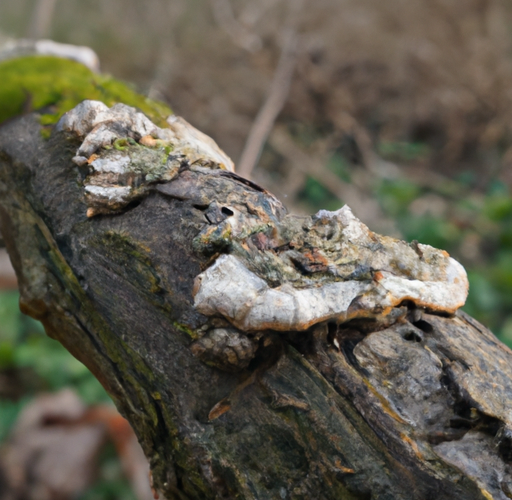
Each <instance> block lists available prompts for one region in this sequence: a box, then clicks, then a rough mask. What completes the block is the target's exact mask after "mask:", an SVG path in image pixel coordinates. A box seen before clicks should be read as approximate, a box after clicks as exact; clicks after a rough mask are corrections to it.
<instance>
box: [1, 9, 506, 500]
mask: <svg viewBox="0 0 512 500" xmlns="http://www.w3.org/2000/svg"><path fill="white" fill-rule="evenodd" d="M0 32H1V33H2V35H3V36H4V38H5V37H13V38H49V39H53V40H55V41H58V42H63V43H71V44H77V45H86V46H89V47H91V48H93V49H94V50H95V51H96V53H97V54H98V55H99V58H100V61H101V70H102V71H103V72H106V73H110V74H112V75H113V76H115V77H117V78H120V79H122V80H125V81H129V82H132V83H133V84H134V85H135V86H136V88H137V89H138V90H139V91H141V92H143V93H145V94H147V95H149V96H150V97H152V98H155V99H159V100H162V101H165V102H167V103H168V104H169V105H170V106H171V107H172V109H173V110H174V111H175V112H176V113H177V114H179V115H181V116H183V117H184V118H185V119H187V120H188V121H189V122H191V123H192V124H193V125H194V126H196V127H197V128H199V129H200V130H202V131H203V132H205V133H207V134H208V135H210V136H212V137H213V138H214V139H215V140H216V141H217V143H218V144H219V145H220V147H221V148H223V149H224V150H225V151H226V152H227V153H228V154H229V155H230V156H231V157H232V158H233V160H234V161H235V163H236V164H237V170H238V171H239V172H240V173H242V174H243V175H245V176H247V177H251V178H252V179H253V180H254V181H255V182H257V183H259V184H261V185H263V186H264V187H266V188H267V189H269V190H270V191H272V192H274V193H275V194H276V195H277V196H278V197H279V198H281V199H282V200H283V201H284V202H285V204H286V205H287V206H288V208H289V209H290V210H291V211H294V212H298V213H314V212H315V211H317V210H319V209H321V208H325V209H330V210H335V209H337V208H339V207H341V206H342V205H343V204H344V203H347V204H348V205H349V206H351V208H352V209H353V211H354V213H355V214H356V215H357V216H358V217H359V218H360V219H361V220H362V221H363V222H365V223H366V224H367V225H368V226H369V227H370V228H371V229H372V230H374V231H377V232H380V233H383V234H388V235H393V236H396V237H401V238H404V239H407V240H409V241H410V240H418V241H419V242H422V243H428V244H431V245H433V246H435V247H439V248H443V249H446V250H447V251H448V252H450V254H451V255H452V256H453V257H455V258H456V259H458V260H459V261H460V262H462V263H463V265H464V266H465V267H466V269H467V271H468V275H469V279H470V283H471V290H470V295H469V299H468V303H467V305H466V307H465V310H466V311H467V312H468V313H469V314H471V315H473V316H474V317H475V318H477V319H478V320H479V321H481V322H483V323H484V324H485V325H486V326H488V327H489V328H491V329H492V330H493V332H494V333H495V334H496V335H497V336H498V337H499V338H500V339H501V340H502V341H503V342H505V343H506V344H508V345H509V346H510V345H512V196H511V184H512V4H511V3H510V2H507V1H505V0H388V1H386V2H381V1H378V0H315V1H313V0H145V1H144V2H141V1H140V0H65V1H64V0H0ZM0 85H1V82H0ZM4 257H5V256H2V255H1V254H0V286H1V287H2V290H3V291H1V292H0V441H3V442H4V443H6V444H5V445H4V449H5V447H6V446H7V445H8V444H9V443H11V444H12V442H13V441H12V439H13V438H12V436H15V435H16V429H17V426H19V425H21V424H20V420H23V419H22V418H21V417H22V415H23V412H24V410H25V409H26V408H27V405H32V404H34V401H36V400H37V397H38V396H37V395H38V394H39V393H41V392H42V391H50V392H55V391H59V390H62V389H64V388H68V387H73V391H74V392H73V394H75V396H76V398H78V400H79V401H81V404H82V405H84V408H85V409H83V411H84V412H85V413H84V414H87V412H88V411H90V409H91V408H97V407H98V405H105V404H107V401H108V397H107V396H106V395H105V393H104V392H103V390H102V388H101V387H100V386H99V384H98V383H97V382H96V381H95V379H93V378H92V376H91V375H90V374H89V373H88V372H87V370H86V369H85V368H84V367H83V366H82V365H81V364H80V363H78V362H77V361H76V360H74V359H73V358H71V356H70V355H68V354H67V352H65V351H64V349H63V348H61V347H60V346H59V345H58V344H56V343H55V342H53V341H52V340H51V339H48V338H46V337H45V336H44V334H43V332H42V331H41V328H40V326H39V325H38V324H37V323H35V322H34V321H31V320H30V319H28V318H26V317H23V316H21V315H20V313H19V312H18V307H17V293H16V290H15V281H14V280H13V279H12V276H11V275H10V274H9V270H8V264H2V263H3V262H4V260H5V259H4ZM2 259H3V260H2ZM2 273H3V274H2ZM57 394H60V395H61V396H60V397H62V394H63V393H57ZM64 394H66V392H65V393H64ZM39 397H41V396H39ZM35 398H36V399H35ZM102 407H103V408H110V407H108V406H102ZM84 414H81V415H82V416H81V417H79V418H78V422H81V421H82V420H84V419H85V420H86V421H87V422H88V423H89V424H90V422H91V418H85V417H84V416H83V415H84ZM66 418H67V417H66ZM95 418H96V417H95ZM109 418H110V417H108V418H106V417H105V416H104V415H103V417H102V418H100V419H99V420H94V418H92V420H93V421H95V422H96V423H98V422H100V424H101V425H103V427H104V428H106V429H107V431H106V434H105V436H104V438H103V439H104V441H105V442H106V443H107V444H106V445H104V446H103V445H102V446H99V447H98V450H100V451H96V452H95V453H93V454H91V457H95V458H94V464H96V466H97V467H96V469H97V470H96V475H95V479H94V480H93V479H91V482H90V485H92V486H90V485H88V486H87V488H86V487H85V486H84V487H82V490H77V491H80V493H79V494H77V493H76V492H75V494H74V495H75V496H74V497H73V498H80V499H92V498H98V499H99V498H112V499H114V498H136V495H138V498H143V493H137V492H136V487H134V486H133V484H134V482H133V478H132V479H130V474H129V473H126V470H127V469H126V467H124V468H123V465H122V463H121V462H122V461H121V462H119V459H118V457H119V456H121V458H122V456H123V452H119V446H118V445H116V441H115V439H114V438H112V436H113V435H114V434H115V433H114V434H113V433H112V432H110V431H108V429H110V428H111V427H112V425H111V422H110V420H109ZM112 418H114V417H113V416H112ZM80 419H82V420H80ZM57 420H58V419H57ZM65 420H66V419H65ZM50 421H51V422H53V424H52V425H54V424H55V422H54V420H51V419H50ZM66 422H68V420H66ZM109 422H110V423H109ZM100 424H98V425H100ZM73 425H74V426H75V427H77V426H78V424H76V423H75V424H73ZM109 426H110V427H109ZM8 436H11V437H10V438H9V439H8ZM108 443H110V445H109V444H108ZM116 450H117V451H116ZM90 460H91V461H92V460H93V458H90ZM93 476H94V475H92V476H91V477H93ZM0 484H1V478H0ZM1 495H2V492H1V487H0V498H3V497H2V496H1ZM77 495H78V496H77ZM141 495H142V496H141ZM5 498H7V497H5ZM12 498H17V497H12ZM20 498H21V497H20ZM27 498H28V497H27ZM30 498H46V497H41V496H39V497H38V496H33V497H30ZM48 498H57V496H53V497H52V496H50V497H48ZM58 498H63V499H64V498H68V497H66V496H65V495H64V496H61V497H58ZM69 498H71V497H69Z"/></svg>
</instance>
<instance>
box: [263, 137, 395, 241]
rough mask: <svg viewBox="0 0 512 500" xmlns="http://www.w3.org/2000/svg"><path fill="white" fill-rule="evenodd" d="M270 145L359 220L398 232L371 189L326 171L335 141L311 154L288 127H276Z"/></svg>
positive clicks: (388, 230) (328, 142)
mask: <svg viewBox="0 0 512 500" xmlns="http://www.w3.org/2000/svg"><path fill="white" fill-rule="evenodd" d="M269 142H270V144H271V146H272V147H273V148H274V149H275V150H276V151H277V152H278V153H279V154H281V155H282V156H283V157H284V158H286V159H287V160H288V162H289V163H290V165H292V168H293V169H296V170H298V171H299V172H300V173H301V174H302V175H307V176H309V177H311V178H313V179H315V180H316V181H318V182H319V183H320V184H322V186H324V187H325V188H326V189H327V190H329V191H330V192H331V193H332V194H334V195H335V196H336V197H337V198H338V199H339V200H340V201H342V202H343V203H346V204H347V205H349V206H350V208H351V209H352V210H353V211H354V213H355V214H356V215H357V216H358V217H360V218H361V219H364V220H365V221H367V222H368V224H370V225H372V226H374V227H379V229H382V228H385V229H386V232H387V233H389V234H393V233H396V230H395V227H394V223H393V221H392V220H391V219H389V218H387V217H386V216H384V214H383V212H382V210H381V208H380V206H379V204H378V203H377V201H376V200H374V199H373V198H372V197H371V196H370V195H369V194H368V190H367V189H365V188H364V187H360V186H357V185H356V184H355V183H354V182H351V183H350V184H349V183H347V182H344V181H342V180H341V179H340V178H339V177H338V176H337V175H336V174H335V173H333V172H331V171H330V170H328V169H327V168H326V164H327V160H328V158H329V156H330V154H331V152H332V149H331V148H330V147H329V146H330V144H331V142H332V141H330V140H327V141H326V142H325V144H323V147H322V148H321V149H322V151H321V152H320V151H319V152H317V153H316V154H315V155H311V154H308V153H307V152H305V151H304V150H303V149H302V148H301V147H300V146H299V145H297V144H296V142H295V141H294V140H293V139H292V138H291V137H290V135H289V134H288V133H287V132H286V130H285V129H284V127H276V128H275V129H274V130H273V132H272V134H271V135H270V138H269Z"/></svg>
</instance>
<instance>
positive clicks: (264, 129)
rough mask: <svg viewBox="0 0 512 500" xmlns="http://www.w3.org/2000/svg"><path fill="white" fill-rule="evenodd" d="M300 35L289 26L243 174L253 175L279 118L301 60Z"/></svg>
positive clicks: (242, 163)
mask: <svg viewBox="0 0 512 500" xmlns="http://www.w3.org/2000/svg"><path fill="white" fill-rule="evenodd" d="M297 47H298V37H297V33H296V31H295V29H294V28H293V27H292V28H289V30H288V32H287V34H286V38H285V42H284V45H283V50H282V52H281V57H280V59H279V63H278V65H277V69H276V72H275V74H274V79H273V80H272V83H271V85H270V90H269V93H268V96H267V99H266V100H265V102H264V104H263V106H262V107H261V109H260V111H259V112H258V114H257V116H256V119H255V120H254V123H253V125H252V127H251V130H250V132H249V136H248V137H247V141H246V143H245V147H244V150H243V152H242V155H241V157H240V161H239V164H238V172H239V173H240V175H243V176H245V177H250V176H251V172H252V170H253V169H254V167H255V166H256V163H257V162H258V159H259V157H260V155H261V151H262V149H263V146H264V144H265V141H266V140H267V137H268V135H269V134H270V131H271V130H272V127H273V126H274V122H275V121H276V118H277V117H278V116H279V113H280V112H281V110H282V109H283V106H284V104H285V102H286V99H287V97H288V93H289V90H290V84H291V81H292V76H293V72H294V70H295V64H296V61H297Z"/></svg>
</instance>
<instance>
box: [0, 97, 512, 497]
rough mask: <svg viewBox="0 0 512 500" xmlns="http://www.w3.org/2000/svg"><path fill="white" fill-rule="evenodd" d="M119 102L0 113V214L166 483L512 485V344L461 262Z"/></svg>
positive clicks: (270, 492) (243, 491)
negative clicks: (469, 306)
mask: <svg viewBox="0 0 512 500" xmlns="http://www.w3.org/2000/svg"><path fill="white" fill-rule="evenodd" d="M107 104H108V105H106V104H104V103H102V102H100V101H85V102H83V103H81V104H79V105H78V106H76V107H74V108H73V109H71V110H70V111H68V112H67V113H65V114H64V115H62V116H61V118H60V119H59V121H58V122H57V124H56V125H54V126H52V127H51V131H49V129H48V124H47V122H46V121H45V120H43V123H42V120H41V115H42V114H45V113H47V112H48V110H47V109H45V110H44V111H38V110H36V111H33V112H30V113H28V114H26V115H24V116H20V117H17V118H11V119H9V120H8V121H6V122H5V123H4V124H3V125H2V126H1V127H0V231H1V233H2V236H3V238H4V240H5V245H6V248H7V250H8V252H9V255H10V258H11V261H12V263H13V266H14V268H15V270H16V274H17V278H18V282H19V288H20V294H21V298H20V307H21V310H22V311H23V312H24V313H26V314H28V315H30V316H32V317H33V318H36V319H38V320H40V321H41V322H42V323H43V325H44V327H45V329H46V332H47V334H48V335H49V336H51V337H52V338H55V339H57V340H58V341H60V342H61V343H62V344H63V345H64V346H65V347H66V348H67V349H68V350H69V351H70V352H71V353H72V354H73V355H74V356H75V357H76V358H77V359H79V360H80V361H82V362H83V363H84V364H85V365H86V366H87V367H88V368H89V369H90V370H91V371H92V372H93V373H94V375H95V376H96V377H97V378H98V379H99V380H100V382H101V383H102V384H103V386H104V387H105V388H106V390H107V391H108V393H109V394H110V395H111V397H112V399H113V400H114V402H115V403H116V405H117V407H118V409H119V410H120V411H121V413H122V414H123V415H124V416H125V417H126V418H127V419H128V420H129V422H130V423H131V425H132V426H133V428H134V430H135V432H136V434H137V436H138V438H139V440H140V442H141V444H142V447H143V449H144V452H145V454H146V456H147V457H148V459H149V461H150V466H151V471H152V477H153V484H154V487H155V490H156V491H158V492H159V494H160V495H161V497H164V498H168V499H173V498H177V499H184V498H193V499H203V498H208V499H210V498H211V499H214V498H244V499H286V498H290V499H313V498H314V499H370V498H371V499H380V500H384V499H389V500H396V499H404V500H411V499H413V500H414V499H417V500H426V499H440V500H441V499H450V500H452V499H454V498H457V499H458V498H461V499H462V498H464V499H491V498H492V499H505V498H512V476H511V469H510V462H511V460H512V398H511V396H512V354H511V352H510V350H509V349H508V348H507V347H506V346H504V345H503V344H501V343H500V342H499V341H498V340H497V339H496V338H495V337H494V336H493V335H492V333H491V332H489V331H488V330H487V329H485V328H484V327H483V326H482V325H480V324H479V323H477V322H476V321H475V320H473V319H472V318H470V317H469V316H467V315H466V314H464V313H463V312H460V311H459V307H461V306H462V305H463V303H464V300H465V297H466V294H467V279H466V275H465V272H464V270H463V268H462V266H460V264H458V263H457V262H456V261H454V260H453V259H451V258H450V257H449V256H448V254H446V252H443V251H440V250H436V249H433V248H432V247H429V246H428V245H422V244H420V243H417V242H413V243H411V244H408V243H405V242H399V241H397V240H395V239H392V238H388V237H384V236H379V235H377V234H375V233H373V232H371V231H370V230H369V229H368V228H367V227H366V226H365V225H364V224H362V223H361V222H360V221H359V220H358V219H357V218H356V217H355V216H354V215H353V214H352V212H351V211H350V209H349V208H348V207H343V208H342V209H340V210H339V211H337V212H327V211H321V212H319V213H318V214H316V215H314V216H311V217H298V216H293V215H291V214H289V213H288V212H287V210H286V208H285V207H284V206H283V205H282V204H281V203H280V202H279V201H278V200H277V199H276V198H275V197H274V196H273V195H272V194H270V193H269V192H267V191H266V190H264V189H262V188H261V187H259V186H257V185H256V184H254V183H252V182H251V181H248V180H246V179H243V178H242V177H239V176H238V175H236V174H235V173H234V171H233V166H232V163H231V161H230V160H229V158H227V156H226V155H225V154H224V153H223V152H222V151H221V150H220V149H219V148H218V147H217V145H216V144H215V143H213V141H212V140H211V139H209V138H207V137H206V136H204V135H203V134H201V133H200V132H198V131H197V130H195V129H194V128H193V127H191V126H190V125H189V124H187V123H186V122H185V121H184V120H182V119H180V118H177V117H172V118H170V119H168V120H167V123H166V122H165V119H164V118H165V117H162V119H161V120H160V121H159V122H158V124H155V123H154V122H153V121H152V120H150V119H149V118H148V117H147V116H146V115H144V114H143V113H141V112H139V111H137V110H136V109H135V108H132V107H130V106H126V105H123V104H116V105H112V103H111V102H109V103H107ZM61 111H62V110H61V109H60V110H59V112H61ZM48 136H49V137H48Z"/></svg>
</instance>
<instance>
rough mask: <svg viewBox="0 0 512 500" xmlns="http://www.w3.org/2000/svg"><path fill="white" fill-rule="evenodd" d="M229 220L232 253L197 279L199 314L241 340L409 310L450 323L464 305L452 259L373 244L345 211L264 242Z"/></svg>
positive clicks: (386, 242)
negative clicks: (227, 326)
mask: <svg viewBox="0 0 512 500" xmlns="http://www.w3.org/2000/svg"><path fill="white" fill-rule="evenodd" d="M231 211H232V213H233V215H232V216H231V217H228V218H227V219H226V220H225V221H223V222H222V224H224V225H228V224H231V230H230V231H227V230H226V229H225V230H224V231H223V234H228V235H230V236H229V237H230V238H231V239H232V243H231V245H230V246H229V248H230V250H229V251H228V252H226V253H223V254H222V255H220V256H219V257H218V258H217V259H216V260H215V262H214V263H213V264H212V265H211V266H210V267H209V268H208V269H206V270H205V271H204V272H203V273H202V274H200V275H199V276H198V278H197V280H196V284H195V307H196V308H197V309H198V310H199V311H200V312H201V313H203V314H205V315H208V316H221V317H224V318H226V319H227V320H229V322H230V323H232V324H233V325H234V326H235V327H237V328H239V329H241V330H243V331H246V332H250V331H258V330H277V331H303V330H306V329H308V328H310V327H311V326H313V325H315V324H316V323H320V322H325V321H333V322H336V323H344V322H347V321H350V320H352V319H357V318H369V319H376V320H379V319H384V318H386V317H387V316H389V315H390V313H392V311H393V310H394V308H396V307H397V306H400V305H402V304H404V303H406V302H409V303H413V304H415V306H416V307H419V308H424V309H426V310H428V311H431V312H438V313H445V314H452V313H454V312H455V311H456V310H457V309H458V308H459V307H461V306H462V305H463V304H464V302H465V300H466V296H467V293H468V281H467V276H466V272H465V270H464V268H463V267H462V266H461V265H460V264H459V263H458V262H456V261H455V260H454V259H452V258H451V257H450V256H449V255H448V254H447V253H446V252H444V251H442V250H437V249H435V248H432V247H431V246H428V245H422V244H419V243H417V242H414V243H412V244H408V243H406V242H403V241H399V240H396V239H394V238H390V237H386V236H380V235H378V234H375V233H373V232H371V231H370V230H369V229H368V227H366V226H365V225H364V224H363V223H361V222H360V221H359V220H358V219H357V218H356V217H355V216H354V215H353V214H352V212H351V210H350V208H349V207H348V206H344V207H343V208H341V209H340V210H338V211H336V212H328V211H325V210H322V211H320V212H319V213H317V214H316V215H315V216H313V217H293V216H286V217H284V218H283V219H282V220H281V221H280V222H279V223H272V222H269V223H268V226H267V228H266V229H265V228H260V232H259V233H258V234H257V235H255V234H254V231H251V230H247V227H248V226H250V224H248V223H247V222H246V221H244V220H243V219H244V217H243V216H242V215H239V214H237V212H236V211H235V210H231ZM237 215H239V216H238V220H235V219H237ZM230 219H231V220H232V222H230ZM244 226H245V227H246V230H245V231H244V229H243V228H244ZM210 233H211V231H210ZM251 233H252V234H251ZM255 236H257V238H255ZM255 242H256V243H257V245H255Z"/></svg>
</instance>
